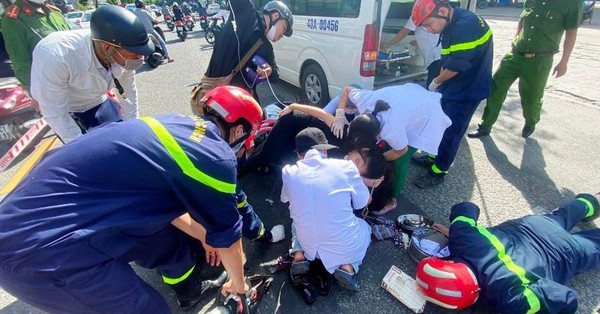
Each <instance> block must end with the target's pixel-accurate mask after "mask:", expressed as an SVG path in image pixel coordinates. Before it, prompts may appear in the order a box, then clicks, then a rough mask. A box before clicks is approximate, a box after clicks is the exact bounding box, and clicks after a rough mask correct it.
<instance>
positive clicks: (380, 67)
mask: <svg viewBox="0 0 600 314" xmlns="http://www.w3.org/2000/svg"><path fill="white" fill-rule="evenodd" d="M411 57H412V56H411V52H410V50H409V49H402V50H387V51H380V52H379V53H378V54H377V74H383V75H392V76H395V77H396V78H400V77H401V76H402V75H403V74H402V68H401V64H402V61H403V60H407V59H410V58H411Z"/></svg>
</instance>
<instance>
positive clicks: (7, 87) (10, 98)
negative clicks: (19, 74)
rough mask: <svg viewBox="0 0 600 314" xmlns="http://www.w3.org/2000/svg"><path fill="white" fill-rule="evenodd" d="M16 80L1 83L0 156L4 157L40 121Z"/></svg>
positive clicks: (31, 102) (34, 108)
mask: <svg viewBox="0 0 600 314" xmlns="http://www.w3.org/2000/svg"><path fill="white" fill-rule="evenodd" d="M17 83H18V81H17V80H16V79H10V80H8V81H6V82H3V83H0V154H1V155H4V154H5V153H6V152H7V151H8V150H9V149H10V147H11V146H12V145H13V144H15V143H16V142H17V140H18V139H20V138H21V137H22V136H23V134H25V133H26V132H27V130H29V129H30V128H31V127H32V126H33V125H35V123H36V122H37V121H38V120H39V119H40V117H41V115H40V114H39V112H38V111H37V108H36V107H35V106H34V102H33V100H32V99H31V98H29V96H27V94H25V91H24V90H23V88H22V87H21V86H20V85H17Z"/></svg>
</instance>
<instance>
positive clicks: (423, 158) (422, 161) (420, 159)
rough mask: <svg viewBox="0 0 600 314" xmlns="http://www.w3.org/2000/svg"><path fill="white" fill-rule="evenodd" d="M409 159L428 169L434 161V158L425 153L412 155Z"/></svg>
mask: <svg viewBox="0 0 600 314" xmlns="http://www.w3.org/2000/svg"><path fill="white" fill-rule="evenodd" d="M410 160H411V161H412V162H413V163H415V164H416V165H418V166H421V167H423V168H428V169H429V168H431V166H433V164H434V163H435V161H434V158H432V157H431V156H429V155H427V154H420V155H413V156H412V157H411V158H410Z"/></svg>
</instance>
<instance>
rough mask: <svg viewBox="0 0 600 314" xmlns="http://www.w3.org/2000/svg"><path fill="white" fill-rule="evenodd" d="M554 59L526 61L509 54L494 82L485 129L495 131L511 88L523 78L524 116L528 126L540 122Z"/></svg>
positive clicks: (522, 100)
mask: <svg viewBox="0 0 600 314" xmlns="http://www.w3.org/2000/svg"><path fill="white" fill-rule="evenodd" d="M552 59H553V56H551V55H550V56H543V57H535V58H531V59H528V58H525V57H523V56H521V55H515V54H512V53H511V52H509V53H507V54H506V55H505V56H504V58H502V61H501V62H500V66H499V67H498V69H497V70H496V73H494V77H493V79H492V92H491V94H490V97H489V98H488V100H487V104H486V106H485V109H484V111H483V117H482V120H481V127H483V128H486V129H491V128H492V125H494V123H496V120H497V119H498V115H499V114H500V109H502V105H503V104H504V100H505V99H506V94H507V93H508V89H509V88H510V86H511V85H512V84H513V83H514V82H515V80H516V79H519V95H520V96H521V106H522V107H523V117H524V118H525V123H526V124H527V125H536V124H537V123H538V122H539V121H540V113H541V111H542V103H543V98H544V88H545V87H546V82H547V81H548V76H549V75H550V70H551V69H552Z"/></svg>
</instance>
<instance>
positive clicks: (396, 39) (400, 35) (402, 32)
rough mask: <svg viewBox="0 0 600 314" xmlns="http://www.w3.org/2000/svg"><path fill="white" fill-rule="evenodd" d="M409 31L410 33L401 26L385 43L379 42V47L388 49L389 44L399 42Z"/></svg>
mask: <svg viewBox="0 0 600 314" xmlns="http://www.w3.org/2000/svg"><path fill="white" fill-rule="evenodd" d="M409 33H410V29H408V28H402V29H401V30H400V31H399V32H398V33H397V34H396V36H394V38H392V40H390V41H388V42H387V43H381V49H389V48H390V47H391V46H393V45H395V44H397V43H399V42H401V41H402V39H404V38H405V37H406V36H407V35H408V34H409Z"/></svg>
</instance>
